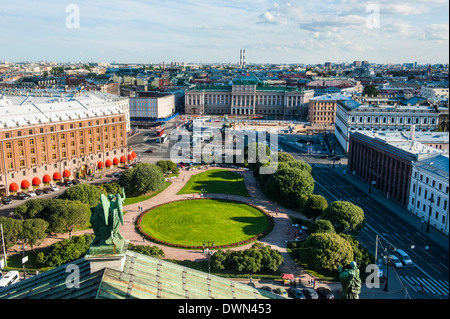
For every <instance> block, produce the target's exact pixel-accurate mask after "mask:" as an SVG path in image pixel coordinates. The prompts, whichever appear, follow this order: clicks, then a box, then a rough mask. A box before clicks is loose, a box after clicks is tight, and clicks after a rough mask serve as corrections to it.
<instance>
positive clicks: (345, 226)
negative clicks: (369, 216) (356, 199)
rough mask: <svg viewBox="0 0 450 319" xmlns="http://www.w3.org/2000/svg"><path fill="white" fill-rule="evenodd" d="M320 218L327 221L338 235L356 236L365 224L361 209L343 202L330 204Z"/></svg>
mask: <svg viewBox="0 0 450 319" xmlns="http://www.w3.org/2000/svg"><path fill="white" fill-rule="evenodd" d="M321 218H322V219H327V220H329V221H330V222H331V224H333V226H334V228H335V229H336V232H338V233H347V234H353V235H356V234H357V233H358V232H359V230H361V229H362V228H363V227H364V224H365V216H364V211H363V210H362V208H361V207H359V206H356V205H355V204H353V203H350V202H344V201H337V202H333V203H331V204H330V205H329V206H328V207H327V208H326V209H325V210H324V212H323V213H322V217H321Z"/></svg>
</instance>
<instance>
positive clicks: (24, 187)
mask: <svg viewBox="0 0 450 319" xmlns="http://www.w3.org/2000/svg"><path fill="white" fill-rule="evenodd" d="M20 187H21V188H22V189H27V188H28V187H30V182H29V181H27V180H26V179H24V180H23V181H22V183H20Z"/></svg>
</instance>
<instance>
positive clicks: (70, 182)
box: [64, 180, 73, 187]
mask: <svg viewBox="0 0 450 319" xmlns="http://www.w3.org/2000/svg"><path fill="white" fill-rule="evenodd" d="M64 185H65V186H67V187H70V186H72V185H73V182H72V181H69V180H67V181H65V182H64Z"/></svg>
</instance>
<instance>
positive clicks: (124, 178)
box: [119, 163, 164, 196]
mask: <svg viewBox="0 0 450 319" xmlns="http://www.w3.org/2000/svg"><path fill="white" fill-rule="evenodd" d="M119 185H120V186H122V187H123V188H124V189H125V192H126V194H128V195H130V196H136V195H142V194H146V193H148V192H150V191H158V190H160V189H162V188H163V187H164V176H163V173H162V172H161V169H160V168H159V167H158V166H156V165H154V164H148V163H140V164H138V165H136V166H135V167H134V168H132V169H129V170H127V171H125V172H124V173H123V174H122V175H120V178H119Z"/></svg>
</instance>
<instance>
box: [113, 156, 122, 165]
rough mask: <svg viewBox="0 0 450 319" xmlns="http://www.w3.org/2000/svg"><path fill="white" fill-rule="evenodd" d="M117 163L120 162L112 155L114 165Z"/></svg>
mask: <svg viewBox="0 0 450 319" xmlns="http://www.w3.org/2000/svg"><path fill="white" fill-rule="evenodd" d="M119 163H120V161H119V159H118V158H117V157H114V159H113V164H114V165H119Z"/></svg>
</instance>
